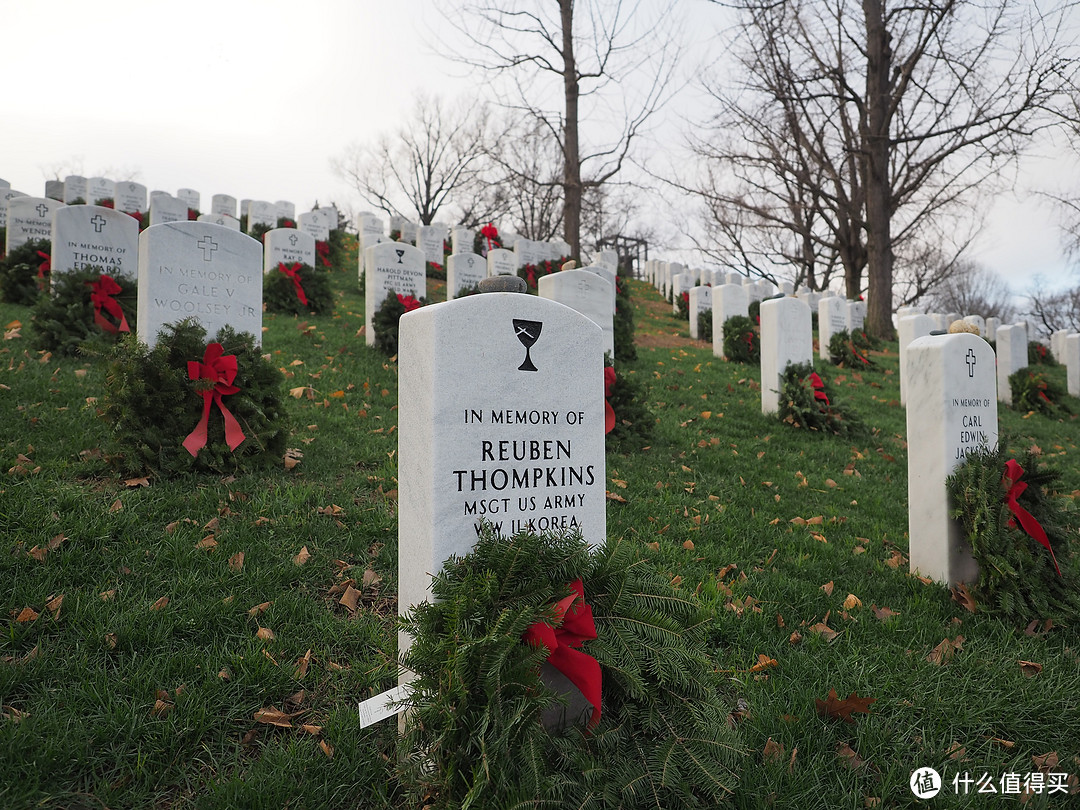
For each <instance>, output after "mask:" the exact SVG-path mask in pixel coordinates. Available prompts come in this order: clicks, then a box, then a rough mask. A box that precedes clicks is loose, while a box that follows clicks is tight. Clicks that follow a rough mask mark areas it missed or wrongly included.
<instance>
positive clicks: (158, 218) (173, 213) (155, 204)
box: [150, 194, 188, 225]
mask: <svg viewBox="0 0 1080 810" xmlns="http://www.w3.org/2000/svg"><path fill="white" fill-rule="evenodd" d="M187 218H188V206H187V203H185V202H184V201H183V200H181V199H180V198H179V197H170V196H169V195H168V194H158V195H157V196H156V197H152V198H151V199H150V224H151V225H164V224H165V223H166V222H186V221H187Z"/></svg>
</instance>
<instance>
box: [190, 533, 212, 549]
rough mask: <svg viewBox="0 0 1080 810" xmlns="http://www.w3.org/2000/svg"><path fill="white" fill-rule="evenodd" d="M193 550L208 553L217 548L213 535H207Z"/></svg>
mask: <svg viewBox="0 0 1080 810" xmlns="http://www.w3.org/2000/svg"><path fill="white" fill-rule="evenodd" d="M195 548H204V549H207V550H208V551H213V550H214V549H215V548H217V540H216V539H214V535H212V534H208V535H206V537H204V538H203V539H202V540H200V541H199V542H198V543H196V544H195Z"/></svg>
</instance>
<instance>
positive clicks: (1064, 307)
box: [1027, 279, 1080, 335]
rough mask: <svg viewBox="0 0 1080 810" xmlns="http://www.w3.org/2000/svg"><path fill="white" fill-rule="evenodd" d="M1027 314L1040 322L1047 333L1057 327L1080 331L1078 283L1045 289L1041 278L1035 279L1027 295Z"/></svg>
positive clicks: (1057, 328) (1079, 291)
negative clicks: (1058, 288)
mask: <svg viewBox="0 0 1080 810" xmlns="http://www.w3.org/2000/svg"><path fill="white" fill-rule="evenodd" d="M1027 314H1028V315H1030V316H1031V318H1032V319H1033V320H1034V321H1035V322H1036V323H1038V324H1041V325H1042V327H1043V329H1044V330H1045V331H1046V333H1047V334H1051V335H1052V334H1053V333H1054V332H1057V331H1058V330H1059V329H1068V330H1069V331H1070V332H1080V285H1075V284H1074V285H1073V286H1072V287H1068V288H1066V289H1063V290H1056V291H1054V290H1050V289H1047V287H1046V284H1045V282H1044V281H1043V280H1042V279H1037V280H1036V281H1035V284H1034V286H1033V287H1032V291H1031V293H1029V295H1028V312H1027Z"/></svg>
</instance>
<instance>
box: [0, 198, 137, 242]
mask: <svg viewBox="0 0 1080 810" xmlns="http://www.w3.org/2000/svg"><path fill="white" fill-rule="evenodd" d="M62 205H63V203H62V202H59V201H57V200H51V199H49V198H48V197H14V198H12V199H11V200H9V201H8V210H7V240H6V241H7V244H6V246H5V252H7V253H11V251H13V250H14V249H15V248H17V247H20V246H22V245H24V244H26V243H27V242H29V241H31V240H32V239H52V220H53V212H54V211H56V209H58V208H60V207H61V206H62ZM129 219H130V217H129ZM137 230H138V228H137V227H136V231H137Z"/></svg>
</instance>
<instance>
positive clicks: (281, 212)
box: [274, 200, 296, 222]
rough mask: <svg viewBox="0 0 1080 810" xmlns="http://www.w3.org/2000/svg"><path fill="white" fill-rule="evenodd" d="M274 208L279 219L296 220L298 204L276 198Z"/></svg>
mask: <svg viewBox="0 0 1080 810" xmlns="http://www.w3.org/2000/svg"><path fill="white" fill-rule="evenodd" d="M274 208H275V209H276V211H277V218H278V219H290V220H292V221H293V222H295V221H296V206H295V205H293V203H291V202H289V201H288V200H275V201H274Z"/></svg>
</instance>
